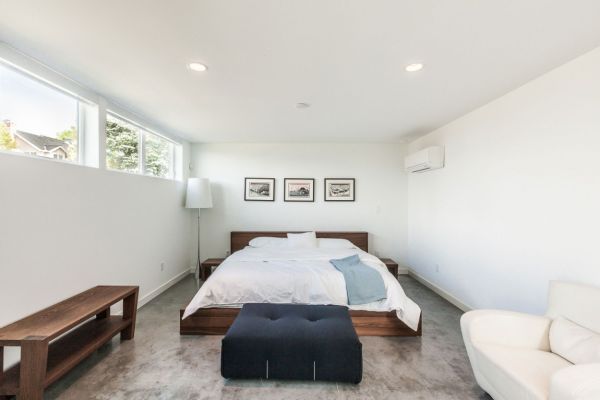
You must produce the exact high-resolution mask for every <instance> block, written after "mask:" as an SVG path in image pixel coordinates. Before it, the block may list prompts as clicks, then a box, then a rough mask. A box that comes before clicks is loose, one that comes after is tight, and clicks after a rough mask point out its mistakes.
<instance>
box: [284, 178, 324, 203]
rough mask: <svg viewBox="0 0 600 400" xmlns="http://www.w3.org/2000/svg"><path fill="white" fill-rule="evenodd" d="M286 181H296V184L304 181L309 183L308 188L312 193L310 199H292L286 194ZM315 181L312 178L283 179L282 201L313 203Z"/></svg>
mask: <svg viewBox="0 0 600 400" xmlns="http://www.w3.org/2000/svg"><path fill="white" fill-rule="evenodd" d="M288 181H298V183H300V182H302V181H305V182H307V183H308V182H310V183H309V184H310V186H311V188H312V193H310V194H311V196H310V198H299V199H292V198H291V195H290V194H289V193H288ZM315 187H316V186H315V179H314V178H283V201H286V202H289V203H313V202H314V201H315Z"/></svg>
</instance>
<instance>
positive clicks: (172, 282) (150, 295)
mask: <svg viewBox="0 0 600 400" xmlns="http://www.w3.org/2000/svg"><path fill="white" fill-rule="evenodd" d="M188 275H189V271H188V270H184V271H182V272H180V273H178V274H177V275H175V276H174V277H173V278H171V279H169V280H168V281H166V282H165V283H163V284H162V285H160V286H159V287H157V288H156V289H154V290H153V291H151V292H150V293H148V294H147V295H145V296H144V297H142V298H140V299H139V300H138V310H139V309H140V308H142V307H144V306H145V305H146V304H148V303H149V302H150V301H152V300H153V299H155V298H156V297H158V296H159V295H161V294H162V293H163V292H164V291H166V290H167V289H169V288H170V287H171V286H173V285H175V284H176V283H177V282H179V281H181V280H182V279H183V278H186V277H187V276H188Z"/></svg>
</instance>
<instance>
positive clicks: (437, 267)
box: [435, 264, 440, 273]
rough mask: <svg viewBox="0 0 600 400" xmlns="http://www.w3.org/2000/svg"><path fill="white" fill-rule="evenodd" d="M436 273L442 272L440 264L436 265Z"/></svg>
mask: <svg viewBox="0 0 600 400" xmlns="http://www.w3.org/2000/svg"><path fill="white" fill-rule="evenodd" d="M435 272H438V273H439V272H440V264H435Z"/></svg>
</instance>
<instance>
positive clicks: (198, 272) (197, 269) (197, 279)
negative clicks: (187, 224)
mask: <svg viewBox="0 0 600 400" xmlns="http://www.w3.org/2000/svg"><path fill="white" fill-rule="evenodd" d="M200 262H201V261H200V209H198V261H196V271H194V278H196V283H197V284H198V286H200V266H201V264H200Z"/></svg>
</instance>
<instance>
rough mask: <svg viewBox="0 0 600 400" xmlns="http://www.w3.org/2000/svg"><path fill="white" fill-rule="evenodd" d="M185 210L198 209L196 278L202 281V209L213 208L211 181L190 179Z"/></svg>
mask: <svg viewBox="0 0 600 400" xmlns="http://www.w3.org/2000/svg"><path fill="white" fill-rule="evenodd" d="M185 208H197V209H198V260H197V261H196V270H195V271H194V277H195V278H196V279H197V280H198V281H199V280H200V262H201V261H200V209H201V208H212V194H211V192H210V181H209V180H208V179H207V178H188V182H187V196H186V198H185Z"/></svg>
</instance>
